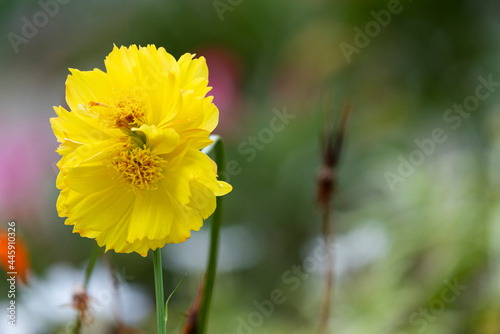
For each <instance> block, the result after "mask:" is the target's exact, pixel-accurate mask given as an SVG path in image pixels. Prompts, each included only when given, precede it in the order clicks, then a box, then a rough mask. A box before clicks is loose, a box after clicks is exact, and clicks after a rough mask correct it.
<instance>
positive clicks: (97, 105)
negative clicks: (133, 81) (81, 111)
mask: <svg viewBox="0 0 500 334" xmlns="http://www.w3.org/2000/svg"><path fill="white" fill-rule="evenodd" d="M144 109H145V108H144V103H143V101H141V99H138V98H137V97H132V96H126V95H125V96H122V97H121V98H120V99H118V100H115V101H112V102H110V103H101V102H94V101H90V102H89V103H88V104H87V110H88V111H89V112H91V113H95V114H97V115H98V117H99V120H100V121H101V123H102V124H105V125H107V126H110V127H113V128H128V129H130V128H133V127H140V126H141V125H142V124H144Z"/></svg>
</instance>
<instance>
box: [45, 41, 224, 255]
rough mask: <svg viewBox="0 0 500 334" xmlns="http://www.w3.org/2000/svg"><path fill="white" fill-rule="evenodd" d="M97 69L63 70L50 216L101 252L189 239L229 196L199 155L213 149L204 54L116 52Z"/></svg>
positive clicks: (213, 110)
mask: <svg viewBox="0 0 500 334" xmlns="http://www.w3.org/2000/svg"><path fill="white" fill-rule="evenodd" d="M105 66H106V71H105V72H104V71H101V70H98V69H94V70H93V71H79V70H73V69H72V70H71V75H69V76H68V80H67V81H66V100H67V102H68V105H69V107H70V111H68V110H65V109H64V108H62V107H55V108H54V109H55V111H56V113H57V117H54V118H52V119H51V125H52V129H53V131H54V134H55V135H56V137H57V140H58V141H59V142H60V146H59V148H58V149H57V152H58V153H59V154H61V160H60V161H59V163H58V167H59V169H60V173H59V175H58V177H57V183H56V185H57V187H58V188H59V189H60V190H61V192H60V195H59V198H58V201H57V210H58V213H59V215H60V216H61V217H67V219H66V222H65V224H67V225H72V226H73V232H75V233H79V234H80V235H81V236H84V237H88V238H93V239H96V241H97V243H98V244H99V245H100V246H104V247H106V250H109V249H113V250H115V251H116V252H122V253H129V252H137V253H139V254H141V255H142V256H146V255H147V253H148V251H149V249H156V248H158V247H163V246H164V245H165V244H166V243H179V242H183V241H185V240H186V239H187V238H189V237H190V236H191V231H193V230H194V231H197V230H199V229H200V228H201V227H202V225H203V221H204V219H206V218H208V217H209V216H210V215H211V214H212V213H213V212H214V210H215V207H216V197H217V196H223V195H225V194H227V193H228V192H230V191H231V189H232V188H231V186H230V185H229V184H227V183H225V182H221V181H218V180H217V166H216V164H215V163H214V162H213V161H212V160H211V159H210V158H209V157H208V156H207V155H205V154H204V153H202V152H201V151H200V150H201V149H202V148H204V147H206V146H208V145H210V144H211V143H212V142H213V141H212V140H211V139H210V138H209V136H210V134H211V131H213V129H214V128H215V127H216V126H217V123H218V110H217V107H216V106H215V105H214V104H213V103H212V100H213V98H212V97H211V96H208V97H207V96H206V94H207V93H208V92H209V91H210V87H209V86H208V68H207V65H206V62H205V59H204V58H203V57H200V58H197V59H195V58H194V55H191V54H186V55H184V56H182V57H181V58H180V59H179V60H178V61H176V60H175V58H174V57H172V56H171V55H170V54H168V53H167V52H166V51H165V49H163V48H159V49H157V48H156V47H155V46H152V45H149V46H147V47H137V46H135V45H133V46H131V47H129V48H126V47H121V48H118V47H116V46H115V47H114V48H113V51H112V52H111V53H110V54H109V56H108V57H107V58H106V60H105Z"/></svg>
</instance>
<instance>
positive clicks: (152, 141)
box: [132, 124, 180, 154]
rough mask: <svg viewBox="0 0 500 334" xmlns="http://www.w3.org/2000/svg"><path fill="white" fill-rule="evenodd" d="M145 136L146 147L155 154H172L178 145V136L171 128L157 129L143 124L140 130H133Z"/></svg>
mask: <svg viewBox="0 0 500 334" xmlns="http://www.w3.org/2000/svg"><path fill="white" fill-rule="evenodd" d="M132 131H139V132H141V133H143V134H144V135H145V136H146V145H147V147H149V148H150V149H151V150H152V151H153V152H154V153H155V154H167V153H170V152H172V151H173V150H174V149H175V148H176V147H177V145H178V144H179V141H180V137H179V134H178V133H177V132H176V131H175V130H174V129H171V128H167V129H159V128H157V127H156V126H154V125H151V126H150V125H146V124H143V125H142V126H141V127H140V128H133V129H132Z"/></svg>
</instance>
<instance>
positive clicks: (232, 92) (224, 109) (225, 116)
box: [198, 47, 241, 133]
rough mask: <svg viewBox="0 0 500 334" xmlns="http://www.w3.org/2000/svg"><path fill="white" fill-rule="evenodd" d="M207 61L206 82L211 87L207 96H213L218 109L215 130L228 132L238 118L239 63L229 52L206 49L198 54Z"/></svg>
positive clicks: (239, 102) (239, 100)
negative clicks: (207, 72) (217, 121)
mask: <svg viewBox="0 0 500 334" xmlns="http://www.w3.org/2000/svg"><path fill="white" fill-rule="evenodd" d="M198 54H199V55H200V56H204V57H205V58H206V60H207V65H208V68H209V69H210V70H209V74H208V76H209V77H208V82H209V86H211V87H213V89H212V91H210V92H209V93H208V94H209V95H213V96H214V103H215V105H216V106H217V107H218V108H219V126H218V127H217V130H218V131H220V132H222V133H224V132H228V131H229V130H230V128H231V125H233V123H234V121H235V120H236V119H237V118H238V117H239V114H240V113H239V110H240V108H241V93H240V81H241V63H240V60H239V59H238V58H237V57H236V56H235V55H234V54H233V53H231V52H230V51H228V50H225V49H222V48H217V47H208V48H205V49H202V50H201V51H200V52H198Z"/></svg>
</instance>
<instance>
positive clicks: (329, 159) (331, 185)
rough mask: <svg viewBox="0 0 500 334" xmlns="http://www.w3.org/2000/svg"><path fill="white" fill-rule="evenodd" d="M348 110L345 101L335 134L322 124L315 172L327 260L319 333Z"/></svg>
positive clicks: (326, 320)
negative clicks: (320, 153)
mask: <svg viewBox="0 0 500 334" xmlns="http://www.w3.org/2000/svg"><path fill="white" fill-rule="evenodd" d="M350 110H351V107H350V103H348V102H346V103H345V104H344V107H343V109H342V114H341V120H340V127H339V129H338V131H337V133H336V134H335V135H334V134H333V129H332V127H331V126H327V127H325V130H324V133H323V165H322V166H321V169H320V171H319V173H318V194H317V201H318V205H319V207H320V209H321V215H322V236H323V241H324V242H325V244H326V247H325V248H326V249H327V254H326V255H327V256H326V259H327V260H326V264H325V276H324V280H325V281H324V287H323V301H322V304H321V311H320V324H319V333H320V334H328V333H329V327H330V326H329V325H330V313H331V309H332V304H333V287H334V254H333V251H332V247H330V244H331V243H332V241H333V236H334V224H333V221H332V219H331V202H332V200H333V198H334V197H335V195H336V188H337V179H338V165H339V160H340V155H341V151H342V145H343V142H344V137H345V131H346V127H347V121H348V118H349V114H350Z"/></svg>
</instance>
